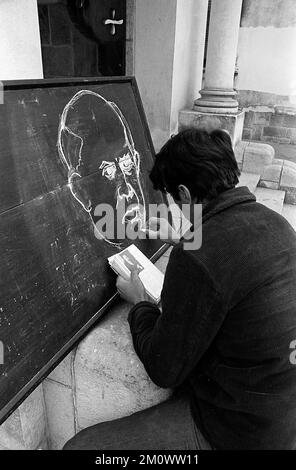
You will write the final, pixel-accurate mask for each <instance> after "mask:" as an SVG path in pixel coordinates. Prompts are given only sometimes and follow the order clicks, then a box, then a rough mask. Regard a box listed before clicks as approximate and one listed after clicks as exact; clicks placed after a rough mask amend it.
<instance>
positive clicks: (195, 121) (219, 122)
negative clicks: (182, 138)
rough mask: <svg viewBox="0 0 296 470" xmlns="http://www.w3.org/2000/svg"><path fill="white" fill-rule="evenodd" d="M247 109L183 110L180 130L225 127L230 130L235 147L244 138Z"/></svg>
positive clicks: (180, 118) (180, 115) (180, 114)
mask: <svg viewBox="0 0 296 470" xmlns="http://www.w3.org/2000/svg"><path fill="white" fill-rule="evenodd" d="M244 119H245V111H239V112H238V113H232V114H228V113H225V114H221V113H219V114H216V113H212V112H210V111H208V112H207V113H204V112H199V111H197V109H196V110H189V109H188V110H187V109H185V110H183V111H180V113H179V123H178V124H179V131H182V130H184V129H188V128H192V127H193V128H195V129H206V130H209V131H211V130H214V129H225V130H227V131H228V132H229V134H230V136H231V140H232V143H233V147H234V146H235V145H236V144H237V143H238V142H240V141H241V140H242V133H243V125H244Z"/></svg>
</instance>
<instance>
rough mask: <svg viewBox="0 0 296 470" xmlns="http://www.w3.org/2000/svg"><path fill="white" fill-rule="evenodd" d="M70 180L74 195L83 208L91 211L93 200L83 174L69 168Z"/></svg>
mask: <svg viewBox="0 0 296 470" xmlns="http://www.w3.org/2000/svg"><path fill="white" fill-rule="evenodd" d="M68 181H69V188H70V191H71V193H72V196H73V197H74V198H75V199H76V201H78V202H79V204H81V206H82V207H83V209H84V210H85V211H86V212H88V213H89V212H90V211H91V201H90V199H89V194H88V192H87V190H86V187H85V186H84V184H83V180H82V179H81V175H80V174H79V173H77V171H75V170H73V168H71V169H70V170H69V175H68Z"/></svg>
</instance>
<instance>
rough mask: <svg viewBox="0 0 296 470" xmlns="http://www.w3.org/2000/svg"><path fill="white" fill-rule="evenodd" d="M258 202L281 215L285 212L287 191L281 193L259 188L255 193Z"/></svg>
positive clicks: (275, 190)
mask: <svg viewBox="0 0 296 470" xmlns="http://www.w3.org/2000/svg"><path fill="white" fill-rule="evenodd" d="M254 194H255V196H256V199H257V202H260V203H261V204H264V206H266V207H269V209H272V210H273V211H275V212H278V213H279V214H281V213H282V211H283V205H284V199H285V191H279V190H278V189H266V188H257V189H256V191H255V193H254Z"/></svg>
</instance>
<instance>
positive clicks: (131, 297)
mask: <svg viewBox="0 0 296 470" xmlns="http://www.w3.org/2000/svg"><path fill="white" fill-rule="evenodd" d="M116 287H117V290H118V293H119V295H120V297H122V298H123V299H124V300H126V301H127V302H129V303H130V304H132V305H135V304H137V303H139V302H142V301H144V300H148V301H149V302H150V301H151V299H150V297H149V295H148V294H147V293H146V291H145V288H144V286H143V284H142V281H141V279H140V278H139V275H138V271H137V268H136V267H133V268H131V276H130V279H124V278H123V277H122V276H118V278H117V281H116Z"/></svg>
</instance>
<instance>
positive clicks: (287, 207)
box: [282, 204, 296, 231]
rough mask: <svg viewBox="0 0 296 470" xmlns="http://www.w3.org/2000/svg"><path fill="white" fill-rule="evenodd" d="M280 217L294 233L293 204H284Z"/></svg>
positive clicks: (295, 207) (295, 216)
mask: <svg viewBox="0 0 296 470" xmlns="http://www.w3.org/2000/svg"><path fill="white" fill-rule="evenodd" d="M282 216H283V217H285V219H287V221H288V222H289V223H290V224H291V225H292V227H293V229H294V230H295V231H296V206H295V204H284V206H283V211H282Z"/></svg>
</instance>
